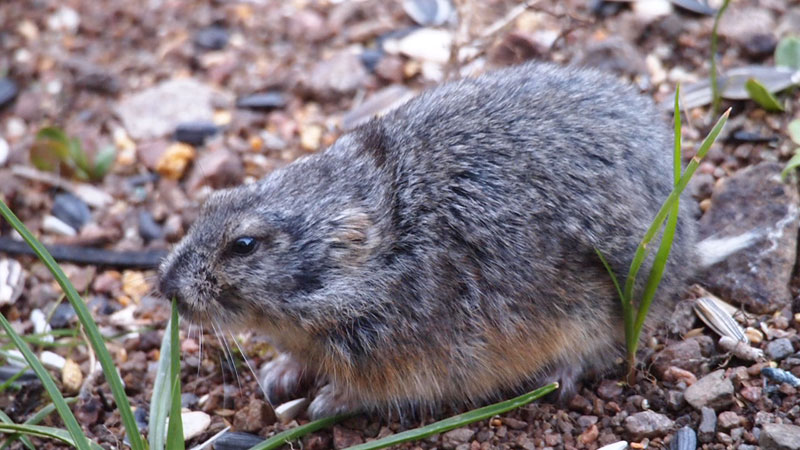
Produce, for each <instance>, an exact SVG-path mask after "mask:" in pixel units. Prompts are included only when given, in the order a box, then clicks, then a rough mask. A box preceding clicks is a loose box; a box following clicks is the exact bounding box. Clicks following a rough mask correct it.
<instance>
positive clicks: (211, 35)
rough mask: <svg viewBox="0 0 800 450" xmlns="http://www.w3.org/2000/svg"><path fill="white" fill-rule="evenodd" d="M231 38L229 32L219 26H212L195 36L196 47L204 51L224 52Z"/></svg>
mask: <svg viewBox="0 0 800 450" xmlns="http://www.w3.org/2000/svg"><path fill="white" fill-rule="evenodd" d="M229 38H230V35H229V34H228V30H226V29H225V28H223V27H221V26H219V25H211V26H210V27H206V28H203V29H202V30H200V31H198V32H197V33H196V34H195V35H194V45H196V46H197V47H199V48H201V49H203V50H222V49H223V48H225V46H226V45H228V39H229Z"/></svg>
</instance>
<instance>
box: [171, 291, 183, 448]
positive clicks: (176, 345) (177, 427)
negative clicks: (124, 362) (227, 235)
mask: <svg viewBox="0 0 800 450" xmlns="http://www.w3.org/2000/svg"><path fill="white" fill-rule="evenodd" d="M179 320H180V319H179V318H178V302H177V301H176V300H175V299H174V298H173V299H172V318H171V319H170V324H171V326H170V327H169V335H170V344H169V345H170V355H169V360H170V368H169V375H170V379H171V380H170V385H171V386H172V387H171V389H170V394H171V395H170V397H171V400H172V405H171V408H170V411H169V425H168V426H167V448H168V449H169V450H183V449H184V448H185V447H184V445H185V444H184V442H183V421H182V420H181V354H180V345H181V344H180V340H179V337H178V331H179Z"/></svg>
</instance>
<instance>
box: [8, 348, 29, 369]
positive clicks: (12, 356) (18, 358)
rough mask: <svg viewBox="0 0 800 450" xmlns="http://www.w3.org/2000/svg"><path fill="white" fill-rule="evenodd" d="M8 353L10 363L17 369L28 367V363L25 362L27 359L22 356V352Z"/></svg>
mask: <svg viewBox="0 0 800 450" xmlns="http://www.w3.org/2000/svg"><path fill="white" fill-rule="evenodd" d="M7 353H8V356H9V357H8V363H9V364H11V365H12V366H15V367H27V366H28V363H27V362H26V361H25V357H24V356H22V352H20V351H19V350H15V349H11V350H8V351H7Z"/></svg>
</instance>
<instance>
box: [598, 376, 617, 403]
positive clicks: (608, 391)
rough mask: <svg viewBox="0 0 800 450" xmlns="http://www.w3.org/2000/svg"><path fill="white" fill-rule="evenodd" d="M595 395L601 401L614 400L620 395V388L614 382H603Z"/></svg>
mask: <svg viewBox="0 0 800 450" xmlns="http://www.w3.org/2000/svg"><path fill="white" fill-rule="evenodd" d="M597 395H598V396H599V397H600V398H602V399H603V400H614V399H616V398H617V397H619V396H620V395H622V386H620V385H619V383H618V382H616V381H614V380H603V381H601V382H600V386H598V387H597Z"/></svg>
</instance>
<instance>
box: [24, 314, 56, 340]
mask: <svg viewBox="0 0 800 450" xmlns="http://www.w3.org/2000/svg"><path fill="white" fill-rule="evenodd" d="M30 319H31V323H33V332H34V333H36V334H42V333H47V332H49V331H50V330H52V328H50V324H49V323H47V316H45V315H44V313H43V312H42V310H41V309H38V308H37V309H34V310H33V311H31V316H30ZM41 340H43V341H45V342H53V335H52V334H47V335H45V336H42V337H41Z"/></svg>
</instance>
